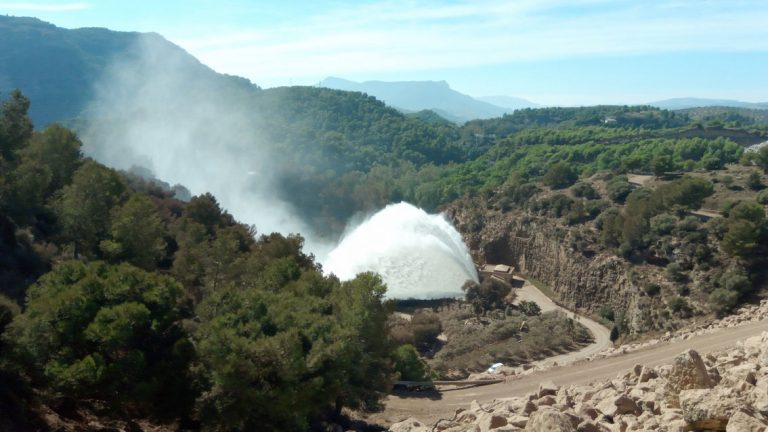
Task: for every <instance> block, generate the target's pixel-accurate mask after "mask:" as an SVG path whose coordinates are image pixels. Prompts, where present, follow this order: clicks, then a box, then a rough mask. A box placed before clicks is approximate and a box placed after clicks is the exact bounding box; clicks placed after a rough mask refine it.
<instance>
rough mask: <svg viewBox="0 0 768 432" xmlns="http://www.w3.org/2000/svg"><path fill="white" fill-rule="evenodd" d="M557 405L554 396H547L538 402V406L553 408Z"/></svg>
mask: <svg viewBox="0 0 768 432" xmlns="http://www.w3.org/2000/svg"><path fill="white" fill-rule="evenodd" d="M556 403H557V400H556V399H555V397H554V396H552V395H547V396H544V397H542V398H540V399H539V400H537V401H536V405H538V406H552V405H554V404H556Z"/></svg>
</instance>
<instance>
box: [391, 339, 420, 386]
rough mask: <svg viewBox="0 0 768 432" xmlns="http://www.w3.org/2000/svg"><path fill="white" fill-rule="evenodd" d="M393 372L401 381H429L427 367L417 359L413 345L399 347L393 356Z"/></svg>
mask: <svg viewBox="0 0 768 432" xmlns="http://www.w3.org/2000/svg"><path fill="white" fill-rule="evenodd" d="M393 357H394V360H395V371H397V372H399V373H400V379H401V380H403V381H426V380H428V379H429V373H428V369H427V365H426V364H425V363H424V362H423V361H422V360H421V358H420V357H419V352H418V351H417V350H416V348H415V347H414V346H413V345H400V346H399V347H397V349H396V350H395V352H394V354H393Z"/></svg>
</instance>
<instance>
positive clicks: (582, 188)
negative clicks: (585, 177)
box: [571, 182, 600, 199]
mask: <svg viewBox="0 0 768 432" xmlns="http://www.w3.org/2000/svg"><path fill="white" fill-rule="evenodd" d="M571 191H572V192H573V196H575V197H579V198H587V199H597V198H600V195H598V193H597V191H596V190H595V188H594V187H592V184H591V183H587V182H579V183H576V184H575V185H574V186H573V188H572V189H571Z"/></svg>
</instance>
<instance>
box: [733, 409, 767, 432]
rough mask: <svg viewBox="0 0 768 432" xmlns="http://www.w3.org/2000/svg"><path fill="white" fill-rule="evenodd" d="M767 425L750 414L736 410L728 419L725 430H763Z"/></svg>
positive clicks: (745, 431)
mask: <svg viewBox="0 0 768 432" xmlns="http://www.w3.org/2000/svg"><path fill="white" fill-rule="evenodd" d="M766 427H768V425H767V424H765V423H764V422H763V421H762V420H758V419H757V418H755V417H754V416H753V415H752V414H750V413H748V412H746V411H744V410H738V411H736V412H735V413H733V415H732V416H731V418H730V419H729V420H728V424H727V425H726V426H725V432H763V431H765V430H766Z"/></svg>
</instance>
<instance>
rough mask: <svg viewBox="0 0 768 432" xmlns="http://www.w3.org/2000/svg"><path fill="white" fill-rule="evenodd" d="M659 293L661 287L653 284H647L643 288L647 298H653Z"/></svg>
mask: <svg viewBox="0 0 768 432" xmlns="http://www.w3.org/2000/svg"><path fill="white" fill-rule="evenodd" d="M660 292H661V286H660V285H658V284H655V283H649V284H648V285H646V286H645V293H646V294H647V295H648V296H649V297H655V296H657V295H659V293H660Z"/></svg>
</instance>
